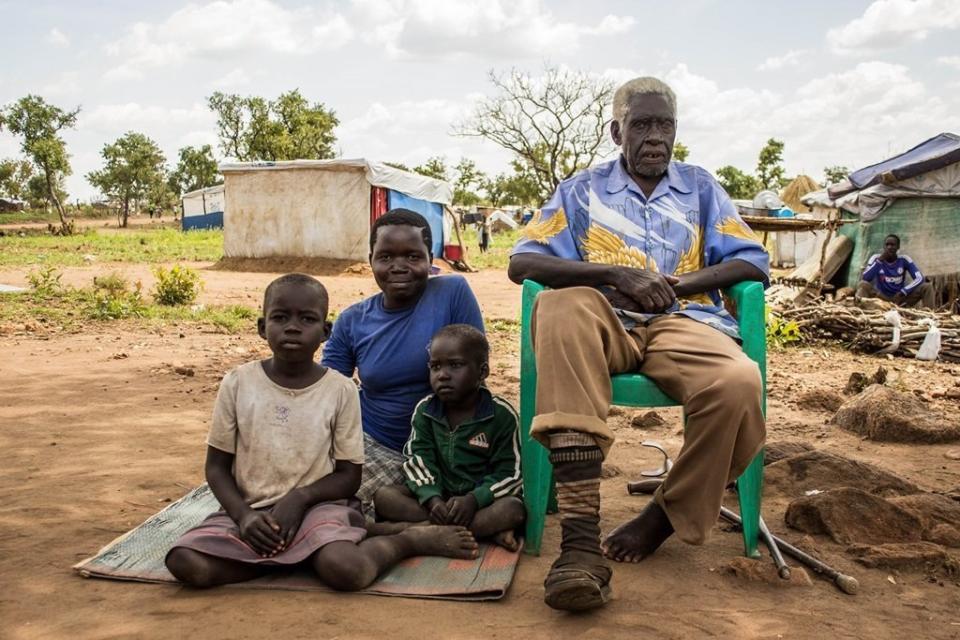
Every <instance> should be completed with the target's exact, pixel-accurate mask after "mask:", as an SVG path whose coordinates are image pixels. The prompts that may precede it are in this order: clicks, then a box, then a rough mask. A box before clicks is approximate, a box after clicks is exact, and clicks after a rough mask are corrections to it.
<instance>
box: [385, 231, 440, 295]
mask: <svg viewBox="0 0 960 640" xmlns="http://www.w3.org/2000/svg"><path fill="white" fill-rule="evenodd" d="M370 266H371V267H372V268H373V278H374V280H376V281H377V286H378V287H380V290H381V291H383V306H384V307H385V308H387V309H399V308H402V307H406V306H409V305H411V304H413V303H415V302H416V301H417V300H419V299H420V296H421V294H423V290H424V289H425V288H426V286H427V277H428V276H429V275H430V251H429V249H428V248H427V245H426V243H425V242H424V241H423V233H422V231H421V230H420V229H419V228H417V227H412V226H410V225H406V224H391V225H386V226H384V227H380V228H379V229H377V239H376V241H375V242H374V244H373V251H372V252H371V254H370Z"/></svg>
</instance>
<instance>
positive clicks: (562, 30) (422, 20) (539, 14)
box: [353, 0, 634, 59]
mask: <svg viewBox="0 0 960 640" xmlns="http://www.w3.org/2000/svg"><path fill="white" fill-rule="evenodd" d="M353 5H354V9H355V13H356V14H357V15H358V16H363V18H364V20H365V21H369V22H370V23H372V28H370V29H369V31H368V33H369V35H368V36H367V38H366V39H367V40H368V41H371V42H376V43H379V44H381V45H383V46H384V47H385V48H386V50H387V52H388V53H389V54H390V55H392V56H394V57H401V56H412V57H432V58H434V59H435V58H436V57H438V56H440V57H450V56H457V55H464V54H472V55H479V56H482V57H486V58H494V57H498V58H507V59H517V58H522V57H542V56H543V55H545V54H546V53H547V52H550V51H552V50H556V48H557V47H563V48H564V50H565V51H567V52H570V51H575V50H576V49H578V48H579V47H580V45H581V40H582V39H583V38H589V37H602V36H612V35H617V34H621V33H625V32H626V31H629V30H630V29H631V28H632V27H633V25H634V19H633V18H632V17H630V16H615V15H606V16H604V17H603V18H601V19H600V20H599V22H597V23H595V24H593V25H580V24H576V23H573V22H562V21H560V20H559V19H558V18H557V17H556V16H555V15H554V14H553V13H551V12H550V11H549V10H548V9H547V7H546V6H545V3H544V2H543V1H542V0H513V1H510V0H447V1H446V2H434V1H433V0H354V2H353Z"/></svg>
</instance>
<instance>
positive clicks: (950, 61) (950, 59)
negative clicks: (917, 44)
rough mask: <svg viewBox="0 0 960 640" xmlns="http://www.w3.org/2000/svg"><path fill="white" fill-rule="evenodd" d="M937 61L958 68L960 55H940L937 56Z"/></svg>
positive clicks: (959, 68)
mask: <svg viewBox="0 0 960 640" xmlns="http://www.w3.org/2000/svg"><path fill="white" fill-rule="evenodd" d="M937 62H939V63H940V64H945V65H947V66H948V67H953V68H954V69H957V70H960V56H940V57H939V58H937Z"/></svg>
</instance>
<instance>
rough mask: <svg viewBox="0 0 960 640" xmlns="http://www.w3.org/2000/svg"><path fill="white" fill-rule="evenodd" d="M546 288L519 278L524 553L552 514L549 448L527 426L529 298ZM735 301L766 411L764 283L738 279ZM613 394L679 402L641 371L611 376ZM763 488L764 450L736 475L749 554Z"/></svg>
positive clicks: (531, 381) (535, 550)
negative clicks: (755, 364) (760, 382)
mask: <svg viewBox="0 0 960 640" xmlns="http://www.w3.org/2000/svg"><path fill="white" fill-rule="evenodd" d="M544 289H545V287H544V286H543V285H541V284H539V283H537V282H534V281H532V280H525V281H524V283H523V299H522V310H521V321H520V322H521V326H520V432H521V447H522V450H521V457H522V461H523V500H524V503H525V504H526V507H527V525H526V541H525V543H524V548H525V550H526V552H527V553H530V554H533V555H540V545H541V543H542V542H543V528H544V524H545V521H546V514H547V513H548V512H550V513H554V512H556V510H557V507H556V492H555V490H554V485H553V467H552V466H551V464H550V460H549V458H548V456H549V451H548V450H547V449H546V448H545V447H543V446H542V445H541V444H540V443H539V442H537V441H536V440H534V439H533V438H531V437H530V425H531V423H532V422H533V416H534V413H535V409H536V393H537V361H536V358H535V356H534V351H533V340H532V339H531V337H530V318H531V315H532V313H533V302H534V300H536V297H537V296H538V295H539V294H540V292H542V291H543V290H544ZM726 294H727V295H728V296H729V297H730V298H732V299H733V301H734V303H735V304H736V309H737V317H738V320H739V324H740V335H741V337H742V338H743V350H744V352H745V353H746V354H747V356H748V357H749V358H750V359H751V360H753V361H754V362H756V363H757V365H758V366H759V367H760V377H761V380H762V381H763V413H764V415H766V413H767V343H766V325H765V323H764V313H763V310H764V297H763V285H762V284H761V283H759V282H741V283H739V284H736V285H734V286H733V287H731V288H730V289H728V290H727V291H726ZM612 382H613V397H612V399H611V402H610V404H612V405H619V406H625V407H670V406H677V405H679V404H680V403H678V402H676V401H675V400H674V399H673V398H671V397H670V396H668V395H667V394H665V393H664V392H663V391H661V390H660V388H659V387H657V385H656V384H654V382H653V381H652V380H650V378H648V377H646V376H644V375H641V374H639V373H624V374H618V375H615V376H613V377H612ZM762 492H763V451H761V452H760V453H759V454H758V455H757V457H756V458H754V459H753V461H752V462H751V463H750V465H749V466H748V467H747V468H746V470H745V471H744V472H743V474H742V475H741V476H740V477H739V478H738V479H737V494H738V496H739V500H740V514H741V517H742V519H743V547H744V553H745V554H746V555H747V556H748V557H757V556H758V555H759V552H758V551H757V542H758V536H759V533H760V500H761V494H762Z"/></svg>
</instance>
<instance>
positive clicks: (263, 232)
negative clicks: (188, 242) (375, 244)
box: [220, 159, 453, 260]
mask: <svg viewBox="0 0 960 640" xmlns="http://www.w3.org/2000/svg"><path fill="white" fill-rule="evenodd" d="M220 172H221V173H222V174H223V177H224V183H225V186H226V201H227V202H226V204H227V209H226V210H227V215H226V217H225V220H224V231H223V250H224V255H225V256H226V257H227V258H274V257H296V258H337V259H345V260H365V259H366V258H367V254H368V253H369V244H368V241H369V240H368V239H369V232H370V224H371V223H372V222H373V220H375V219H376V218H377V217H379V216H380V215H382V214H383V213H385V212H386V211H387V210H388V209H394V208H398V207H403V208H407V209H411V210H413V211H416V212H418V213H420V214H422V215H423V216H424V217H425V218H427V221H428V222H429V223H430V228H431V231H432V233H433V238H434V246H433V247H432V249H433V252H434V255H435V256H437V257H439V256H441V255H442V252H443V240H444V230H443V205H445V204H449V203H450V201H451V200H452V197H453V189H452V187H451V186H450V184H449V183H446V182H443V181H442V180H435V179H433V178H427V177H425V176H421V175H418V174H415V173H411V172H409V171H402V170H400V169H394V168H393V167H389V166H387V165H385V164H381V163H378V162H370V161H367V160H363V159H354V160H291V161H285V162H239V163H225V164H221V165H220Z"/></svg>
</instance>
